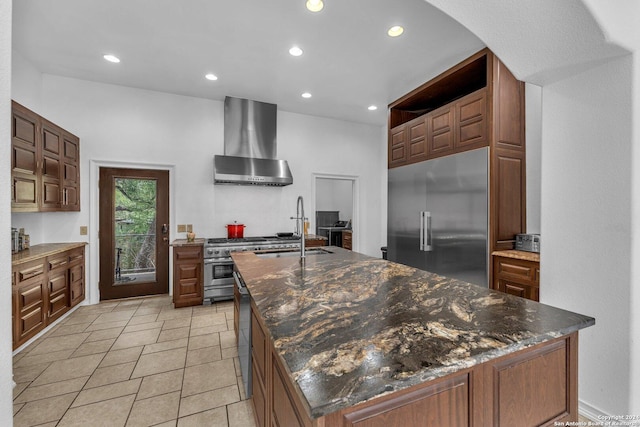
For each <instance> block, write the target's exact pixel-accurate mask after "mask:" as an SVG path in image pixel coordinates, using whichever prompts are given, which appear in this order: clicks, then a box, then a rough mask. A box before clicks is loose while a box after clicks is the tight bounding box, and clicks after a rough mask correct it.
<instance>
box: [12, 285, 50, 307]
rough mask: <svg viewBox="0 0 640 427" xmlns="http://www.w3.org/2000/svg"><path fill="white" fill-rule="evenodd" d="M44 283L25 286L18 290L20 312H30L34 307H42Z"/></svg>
mask: <svg viewBox="0 0 640 427" xmlns="http://www.w3.org/2000/svg"><path fill="white" fill-rule="evenodd" d="M43 301H44V298H43V295H42V282H36V283H34V284H32V285H27V286H23V287H21V288H20V289H19V290H18V307H19V308H20V311H24V310H28V309H30V308H31V307H33V306H36V305H42V304H43Z"/></svg>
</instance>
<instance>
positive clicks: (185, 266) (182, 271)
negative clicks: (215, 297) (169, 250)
mask: <svg viewBox="0 0 640 427" xmlns="http://www.w3.org/2000/svg"><path fill="white" fill-rule="evenodd" d="M203 299H204V258H203V246H202V245H184V246H174V247H173V304H174V306H175V307H176V308H180V307H189V306H193V305H202V302H203Z"/></svg>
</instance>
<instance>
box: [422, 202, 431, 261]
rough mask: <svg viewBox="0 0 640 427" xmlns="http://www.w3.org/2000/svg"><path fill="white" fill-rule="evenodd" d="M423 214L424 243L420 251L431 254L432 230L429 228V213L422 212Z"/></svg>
mask: <svg viewBox="0 0 640 427" xmlns="http://www.w3.org/2000/svg"><path fill="white" fill-rule="evenodd" d="M423 214H424V218H425V220H424V223H425V227H424V236H423V240H424V241H425V243H424V249H422V250H423V251H425V252H431V250H432V249H433V246H432V243H431V240H432V236H431V233H432V230H433V229H432V228H431V212H423Z"/></svg>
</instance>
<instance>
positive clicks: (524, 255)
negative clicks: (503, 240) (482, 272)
mask: <svg viewBox="0 0 640 427" xmlns="http://www.w3.org/2000/svg"><path fill="white" fill-rule="evenodd" d="M491 255H493V256H501V257H505V258H513V259H521V260H523V261H533V262H540V254H539V253H537V252H527V251H516V250H515V249H511V250H506V251H493V252H492V253H491Z"/></svg>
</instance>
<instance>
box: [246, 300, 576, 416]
mask: <svg viewBox="0 0 640 427" xmlns="http://www.w3.org/2000/svg"><path fill="white" fill-rule="evenodd" d="M252 310H255V306H254V305H253V302H252ZM252 328H253V330H254V331H257V332H256V333H257V334H258V336H257V338H258V339H257V340H256V341H255V346H256V347H257V346H260V347H263V348H260V349H257V348H256V347H254V350H257V351H255V352H254V353H253V357H254V361H253V397H252V400H253V406H254V415H255V420H256V424H257V426H258V427H312V426H315V427H375V426H404V427H414V426H415V427H418V426H419V427H439V426H472V425H473V426H490V425H500V426H515V425H517V426H524V427H528V426H531V427H533V426H541V425H547V426H548V425H554V423H563V425H564V423H566V422H569V421H577V420H578V394H577V378H578V377H577V373H578V371H577V368H578V365H577V361H578V333H577V332H574V333H571V334H569V335H565V336H563V337H559V338H556V339H554V340H552V341H548V342H545V343H541V344H538V345H535V346H533V347H530V348H527V349H524V350H520V351H517V352H515V353H511V354H508V355H505V356H502V357H499V358H496V359H493V360H490V361H488V362H485V363H481V364H479V365H476V366H473V367H471V368H468V369H461V370H460V371H458V372H454V373H452V374H449V375H447V376H444V377H442V378H438V379H435V380H432V381H428V382H425V383H423V384H418V385H415V386H413V387H409V388H407V389H404V390H400V391H398V392H395V393H391V394H388V395H385V396H382V397H378V398H374V399H372V400H370V401H367V402H363V403H360V404H357V405H355V406H353V407H350V408H346V409H342V410H339V411H336V412H333V413H331V414H328V415H325V416H323V417H319V418H316V419H311V417H310V416H309V413H310V411H309V410H308V407H307V406H306V405H307V404H306V402H303V401H302V399H301V398H300V395H299V394H298V389H297V387H296V385H295V383H293V382H292V380H291V377H290V375H288V374H287V372H288V371H287V370H286V369H285V367H284V365H283V363H282V360H281V359H280V356H278V354H277V353H276V352H275V351H274V349H273V345H272V342H271V339H270V337H269V334H268V332H267V331H266V329H265V328H264V326H263V323H262V321H261V319H260V318H259V316H256V315H255V314H252ZM253 337H254V339H255V338H256V335H253ZM264 346H266V347H264ZM263 351H266V354H262V352H263ZM264 356H266V361H268V363H267V364H266V365H264V366H263V364H264V363H265V357H264Z"/></svg>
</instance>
